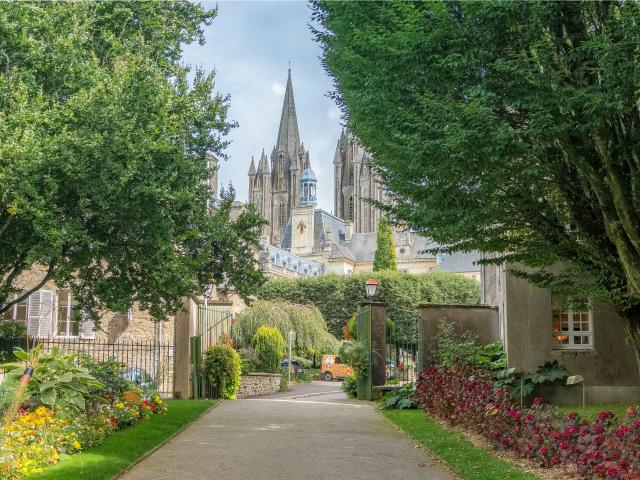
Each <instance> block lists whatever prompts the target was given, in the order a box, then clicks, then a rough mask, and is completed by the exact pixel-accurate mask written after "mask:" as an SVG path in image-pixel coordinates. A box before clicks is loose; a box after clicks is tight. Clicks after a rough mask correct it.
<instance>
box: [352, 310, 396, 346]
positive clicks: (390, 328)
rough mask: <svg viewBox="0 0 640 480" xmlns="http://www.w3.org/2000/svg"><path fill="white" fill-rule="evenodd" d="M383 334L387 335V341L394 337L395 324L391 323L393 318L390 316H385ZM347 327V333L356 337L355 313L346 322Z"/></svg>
mask: <svg viewBox="0 0 640 480" xmlns="http://www.w3.org/2000/svg"><path fill="white" fill-rule="evenodd" d="M384 321H385V332H386V333H385V334H386V337H387V343H389V342H391V341H394V340H395V338H396V326H395V324H394V323H393V320H391V319H390V318H388V317H387V318H385V319H384ZM347 328H348V329H349V335H351V338H354V339H355V338H358V319H357V318H356V316H355V314H354V315H353V316H352V317H351V318H350V319H349V323H348V324H347Z"/></svg>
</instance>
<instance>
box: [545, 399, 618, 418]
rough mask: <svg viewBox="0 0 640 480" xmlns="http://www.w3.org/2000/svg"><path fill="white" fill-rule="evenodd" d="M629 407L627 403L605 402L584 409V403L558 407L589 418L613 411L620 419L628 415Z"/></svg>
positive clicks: (563, 410) (565, 411)
mask: <svg viewBox="0 0 640 480" xmlns="http://www.w3.org/2000/svg"><path fill="white" fill-rule="evenodd" d="M627 408H629V405H627V404H626V403H605V404H601V405H587V406H586V407H585V409H584V410H583V409H582V405H571V406H569V407H558V410H560V411H562V412H564V413H571V412H576V413H577V414H578V415H580V416H581V417H584V418H589V419H594V418H595V417H596V415H597V414H598V413H600V412H613V413H615V414H616V417H617V418H618V420H620V421H622V419H623V418H624V417H625V416H626V415H627Z"/></svg>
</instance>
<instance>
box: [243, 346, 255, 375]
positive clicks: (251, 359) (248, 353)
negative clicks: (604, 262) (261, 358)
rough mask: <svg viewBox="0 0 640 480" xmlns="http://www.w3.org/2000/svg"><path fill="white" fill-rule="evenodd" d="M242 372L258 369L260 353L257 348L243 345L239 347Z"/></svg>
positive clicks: (251, 371)
mask: <svg viewBox="0 0 640 480" xmlns="http://www.w3.org/2000/svg"><path fill="white" fill-rule="evenodd" d="M238 354H239V355H240V362H241V363H240V364H241V371H242V374H243V375H244V374H247V373H254V372H257V371H258V353H257V352H256V349H255V348H252V347H243V348H239V349H238Z"/></svg>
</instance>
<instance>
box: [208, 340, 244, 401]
mask: <svg viewBox="0 0 640 480" xmlns="http://www.w3.org/2000/svg"><path fill="white" fill-rule="evenodd" d="M203 370H204V376H205V378H206V380H207V382H209V385H211V387H212V388H213V389H214V391H215V392H216V393H217V396H218V397H220V398H228V399H233V398H236V394H237V393H238V389H239V388H240V382H241V381H242V377H241V371H242V370H241V361H240V355H238V352H236V351H235V350H234V349H233V347H231V346H229V345H227V344H224V343H223V344H219V345H214V346H213V347H211V348H209V350H207V353H205V356H204V363H203Z"/></svg>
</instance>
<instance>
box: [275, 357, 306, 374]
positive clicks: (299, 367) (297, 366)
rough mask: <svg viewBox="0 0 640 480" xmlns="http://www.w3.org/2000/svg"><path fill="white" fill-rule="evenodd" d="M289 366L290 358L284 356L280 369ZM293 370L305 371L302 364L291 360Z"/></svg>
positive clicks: (295, 371) (297, 371)
mask: <svg viewBox="0 0 640 480" xmlns="http://www.w3.org/2000/svg"><path fill="white" fill-rule="evenodd" d="M287 368H289V359H288V358H283V359H282V361H281V362H280V369H281V370H286V369H287ZM291 372H292V373H304V368H302V365H300V364H299V363H298V362H296V361H295V360H293V361H292V362H291Z"/></svg>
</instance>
